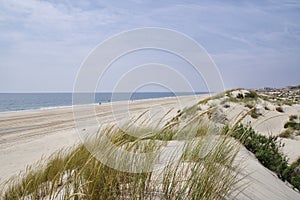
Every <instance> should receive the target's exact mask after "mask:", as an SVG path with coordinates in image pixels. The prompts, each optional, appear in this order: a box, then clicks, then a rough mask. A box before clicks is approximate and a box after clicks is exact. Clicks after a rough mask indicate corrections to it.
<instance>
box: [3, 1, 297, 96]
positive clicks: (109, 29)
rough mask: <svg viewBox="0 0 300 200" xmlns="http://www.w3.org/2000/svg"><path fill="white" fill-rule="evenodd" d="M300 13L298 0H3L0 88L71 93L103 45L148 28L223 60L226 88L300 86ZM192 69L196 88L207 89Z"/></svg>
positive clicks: (220, 67) (222, 67)
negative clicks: (181, 37) (172, 33)
mask: <svg viewBox="0 0 300 200" xmlns="http://www.w3.org/2000/svg"><path fill="white" fill-rule="evenodd" d="M299 19H300V3H299V1H292V0H288V1H273V0H272V1H264V0H261V1H226V3H225V2H224V1H174V0H172V1H171V0H168V1H142V0H134V1H88V0H87V1H71V0H63V1H59V0H57V1H56V0H53V1H52V0H50V1H35V0H7V1H6V0H1V1H0V61H1V62H0V92H38V91H41V92H42V91H44V92H50V91H52V92H55V91H59V92H62V91H72V89H73V83H74V81H75V78H76V74H77V72H78V70H79V68H80V65H81V63H82V61H83V60H84V59H85V58H86V56H87V55H88V54H89V52H90V51H91V50H92V49H93V48H94V47H95V46H96V45H98V44H99V43H100V42H102V41H104V40H105V39H107V38H108V37H110V36H112V35H114V34H117V33H119V32H121V31H125V30H128V29H133V28H142V27H161V28H169V29H174V30H176V31H179V32H182V33H184V34H187V35H189V36H190V37H192V38H193V39H195V40H196V41H197V42H198V43H199V44H201V45H202V46H203V47H204V48H205V49H206V50H207V52H208V53H209V54H210V56H211V57H212V59H213V60H214V61H215V63H216V64H217V66H218V68H219V70H220V73H221V75H222V77H223V80H224V84H225V88H236V87H245V88H259V87H264V86H271V87H284V86H287V85H294V84H299V83H300V81H299V80H300V79H299V77H300V76H299V75H300V56H299V55H300V21H299ZM150 55H151V54H150ZM178 63H180V62H178ZM178 63H177V65H178ZM188 74H189V73H188V72H187V78H188V79H189V78H190V79H191V83H192V85H193V87H195V88H196V90H205V86H204V84H203V83H201V82H202V80H197V79H196V78H193V77H189V75H188ZM105 84H107V85H104V86H103V88H104V90H110V89H111V87H110V86H111V83H109V81H107V82H106V83H105Z"/></svg>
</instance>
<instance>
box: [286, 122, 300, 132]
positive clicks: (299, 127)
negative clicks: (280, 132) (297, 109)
mask: <svg viewBox="0 0 300 200" xmlns="http://www.w3.org/2000/svg"><path fill="white" fill-rule="evenodd" d="M284 128H292V129H293V130H297V131H299V130H300V123H297V122H293V121H289V122H287V123H285V124H284Z"/></svg>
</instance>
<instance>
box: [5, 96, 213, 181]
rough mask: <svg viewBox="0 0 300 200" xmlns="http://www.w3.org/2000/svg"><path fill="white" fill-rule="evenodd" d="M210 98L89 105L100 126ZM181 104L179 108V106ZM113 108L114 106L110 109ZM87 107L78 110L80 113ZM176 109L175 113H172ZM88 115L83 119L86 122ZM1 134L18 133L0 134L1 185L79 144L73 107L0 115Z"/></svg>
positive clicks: (165, 98)
mask: <svg viewBox="0 0 300 200" xmlns="http://www.w3.org/2000/svg"><path fill="white" fill-rule="evenodd" d="M209 95H210V94H202V95H192V96H179V97H178V96H177V97H164V98H154V99H142V100H136V101H118V102H110V103H105V104H102V105H97V104H96V105H94V104H93V105H92V106H94V108H95V111H96V114H97V120H99V121H100V122H101V125H105V124H108V123H112V122H114V120H116V119H129V118H128V115H127V113H126V110H124V106H126V108H127V106H128V108H129V107H130V108H129V110H132V113H133V114H135V113H142V112H144V111H145V110H146V109H149V108H154V109H156V110H159V111H162V107H163V108H164V109H166V110H167V109H171V108H173V112H171V113H170V115H172V114H174V113H176V111H177V109H183V107H186V106H191V105H193V104H195V103H197V101H200V100H202V99H204V98H207V97H208V96H209ZM180 104H181V105H180ZM112 105H113V106H112ZM87 107H89V106H88V105H81V106H79V108H80V109H82V110H83V111H84V110H85V108H87ZM174 108H175V109H174ZM90 117H91V115H90V114H87V115H85V116H84V117H83V118H84V120H88V119H89V118H90ZM0 127H1V130H9V129H20V128H25V129H21V130H15V131H11V132H8V133H0V160H1V163H2V164H1V166H0V183H1V182H3V181H5V180H6V179H7V178H9V177H11V176H12V175H16V174H18V173H19V172H20V171H22V170H25V169H26V166H27V165H30V164H33V163H35V162H37V161H39V160H40V159H41V157H48V156H50V155H51V154H52V153H54V152H55V151H57V150H59V149H61V148H67V147H70V146H73V145H75V144H78V143H80V142H81V140H80V137H79V135H78V132H77V131H78V130H77V128H76V126H75V122H74V118H73V107H72V106H68V107H64V108H53V109H43V110H33V111H28V110H27V111H22V112H9V113H0Z"/></svg>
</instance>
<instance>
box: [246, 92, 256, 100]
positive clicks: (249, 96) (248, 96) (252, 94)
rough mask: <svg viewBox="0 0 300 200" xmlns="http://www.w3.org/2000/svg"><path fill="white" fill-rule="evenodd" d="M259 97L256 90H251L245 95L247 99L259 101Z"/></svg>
mask: <svg viewBox="0 0 300 200" xmlns="http://www.w3.org/2000/svg"><path fill="white" fill-rule="evenodd" d="M257 97H258V95H257V93H256V92H255V91H254V90H250V91H249V93H246V94H245V98H251V99H257Z"/></svg>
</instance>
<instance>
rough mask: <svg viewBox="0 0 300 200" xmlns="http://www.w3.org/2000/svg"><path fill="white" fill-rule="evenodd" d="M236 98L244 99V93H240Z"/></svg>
mask: <svg viewBox="0 0 300 200" xmlns="http://www.w3.org/2000/svg"><path fill="white" fill-rule="evenodd" d="M236 98H238V99H243V98H244V95H243V94H242V93H238V95H236Z"/></svg>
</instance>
